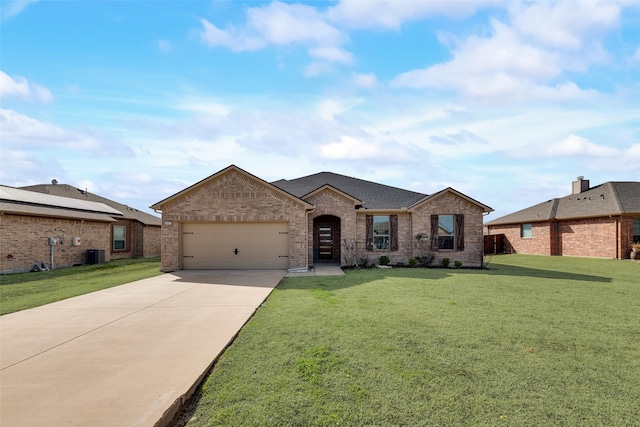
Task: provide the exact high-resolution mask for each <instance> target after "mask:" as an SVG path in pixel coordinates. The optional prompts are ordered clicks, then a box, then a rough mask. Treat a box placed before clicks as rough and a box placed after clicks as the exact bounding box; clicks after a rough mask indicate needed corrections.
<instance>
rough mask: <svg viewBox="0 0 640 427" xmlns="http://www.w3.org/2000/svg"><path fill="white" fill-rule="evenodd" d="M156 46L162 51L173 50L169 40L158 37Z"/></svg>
mask: <svg viewBox="0 0 640 427" xmlns="http://www.w3.org/2000/svg"><path fill="white" fill-rule="evenodd" d="M156 46H157V47H158V50H159V51H160V52H164V53H168V52H171V51H172V50H173V45H172V44H171V42H170V41H169V40H165V39H158V40H156Z"/></svg>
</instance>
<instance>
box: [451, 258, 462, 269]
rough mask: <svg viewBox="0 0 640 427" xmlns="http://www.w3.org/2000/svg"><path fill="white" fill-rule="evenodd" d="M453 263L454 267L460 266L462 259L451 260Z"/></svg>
mask: <svg viewBox="0 0 640 427" xmlns="http://www.w3.org/2000/svg"><path fill="white" fill-rule="evenodd" d="M453 265H454V266H455V267H456V268H460V267H462V261H460V260H455V261H453Z"/></svg>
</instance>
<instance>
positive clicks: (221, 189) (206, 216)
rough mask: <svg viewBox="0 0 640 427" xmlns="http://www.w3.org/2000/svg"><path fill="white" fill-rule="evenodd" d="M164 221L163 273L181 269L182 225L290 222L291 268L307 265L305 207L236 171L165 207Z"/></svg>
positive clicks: (163, 207)
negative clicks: (185, 223)
mask: <svg viewBox="0 0 640 427" xmlns="http://www.w3.org/2000/svg"><path fill="white" fill-rule="evenodd" d="M162 221H163V225H162V234H161V245H162V248H161V251H162V271H175V270H179V269H180V268H182V263H181V253H180V240H181V235H180V233H181V231H180V229H181V227H180V224H181V223H183V222H266V221H279V222H288V223H289V268H303V267H306V265H307V264H306V261H307V252H308V248H307V246H306V233H307V229H306V225H307V222H306V221H307V218H306V210H305V206H304V204H302V203H300V202H297V201H296V200H295V199H292V198H290V197H287V196H286V195H284V194H282V193H280V192H278V191H276V190H274V189H272V188H271V187H268V186H266V185H265V184H263V183H262V182H260V181H258V180H255V179H252V178H251V177H250V176H247V175H245V174H243V173H240V172H238V171H235V170H230V171H228V172H226V173H224V174H223V175H221V176H219V177H216V178H215V179H212V180H211V181H210V182H208V183H206V184H203V185H202V186H200V187H198V188H196V189H194V190H192V191H189V192H187V193H186V194H184V195H182V196H180V197H178V198H176V199H175V200H172V201H171V202H169V203H166V204H165V205H163V206H162ZM169 222H170V223H171V225H167V223H169Z"/></svg>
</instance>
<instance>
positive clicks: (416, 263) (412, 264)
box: [409, 258, 418, 267]
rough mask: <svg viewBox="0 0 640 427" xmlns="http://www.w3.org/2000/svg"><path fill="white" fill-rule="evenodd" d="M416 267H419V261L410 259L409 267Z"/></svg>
mask: <svg viewBox="0 0 640 427" xmlns="http://www.w3.org/2000/svg"><path fill="white" fill-rule="evenodd" d="M416 265H418V260H417V259H415V258H410V259H409V267H415V266H416Z"/></svg>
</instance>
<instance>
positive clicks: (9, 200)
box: [0, 186, 160, 274]
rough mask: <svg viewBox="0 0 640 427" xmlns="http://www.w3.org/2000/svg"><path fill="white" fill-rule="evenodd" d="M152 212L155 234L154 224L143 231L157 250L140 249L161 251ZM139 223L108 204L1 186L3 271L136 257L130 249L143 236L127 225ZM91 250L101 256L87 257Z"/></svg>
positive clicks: (150, 251)
mask: <svg viewBox="0 0 640 427" xmlns="http://www.w3.org/2000/svg"><path fill="white" fill-rule="evenodd" d="M71 188H73V187H71ZM123 210H125V209H123ZM125 211H126V210H125ZM146 215H149V214H146ZM149 216H150V217H152V218H156V224H157V225H155V227H154V228H155V230H156V232H155V234H156V237H152V233H149V232H148V230H147V229H151V226H146V227H145V232H144V233H142V234H143V236H144V237H145V238H146V239H147V242H145V243H149V242H152V243H153V245H154V246H155V249H154V248H153V247H152V246H151V245H150V244H146V245H145V247H146V249H145V250H144V251H142V253H145V254H147V255H146V256H149V255H152V254H153V255H159V253H160V218H157V217H154V216H153V215H149ZM131 224H132V225H131ZM118 225H124V227H125V228H118ZM136 227H137V226H136V225H135V222H134V221H133V220H132V219H131V218H127V217H126V216H125V214H123V212H121V211H120V210H118V209H116V208H114V207H112V206H109V205H108V204H106V203H101V202H96V201H92V200H87V198H71V197H62V196H57V195H52V194H43V193H39V192H34V191H27V190H23V189H19V188H14V187H8V186H0V239H1V242H2V243H1V245H0V248H1V249H0V251H1V252H0V273H2V274H6V273H15V272H21V271H29V270H31V269H32V267H33V266H34V264H36V263H38V264H41V263H44V264H45V265H46V266H47V268H51V267H56V268H57V267H68V266H72V265H76V264H84V263H87V262H102V261H105V262H108V261H110V260H111V259H114V258H119V257H122V255H123V254H124V253H126V254H128V255H129V256H134V255H132V254H133V253H134V251H132V250H131V249H130V248H131V247H134V246H135V245H136V243H135V242H136V241H137V239H138V238H139V236H138V235H137V233H136V232H135V231H127V229H130V230H131V229H134V230H135V228H136ZM121 247H124V250H122V249H121ZM89 250H90V251H91V252H92V254H95V255H96V257H97V258H95V259H93V260H89V259H88V257H89V254H88V251H89ZM52 261H53V262H52Z"/></svg>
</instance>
